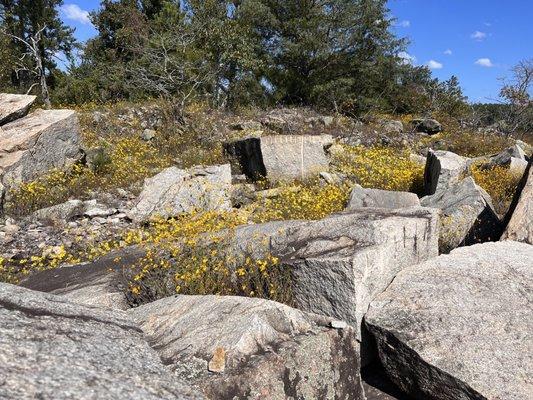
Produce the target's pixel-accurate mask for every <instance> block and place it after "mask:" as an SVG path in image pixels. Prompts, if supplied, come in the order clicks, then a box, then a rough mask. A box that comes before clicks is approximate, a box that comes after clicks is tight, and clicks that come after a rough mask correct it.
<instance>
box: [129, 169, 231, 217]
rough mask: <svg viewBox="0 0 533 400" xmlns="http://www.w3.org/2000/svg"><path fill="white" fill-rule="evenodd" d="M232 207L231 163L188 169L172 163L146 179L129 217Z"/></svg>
mask: <svg viewBox="0 0 533 400" xmlns="http://www.w3.org/2000/svg"><path fill="white" fill-rule="evenodd" d="M230 208H231V168H230V166H229V164H225V165H215V166H210V167H205V168H202V167H195V168H191V169H188V170H182V169H178V168H176V167H170V168H167V169H165V170H163V171H162V172H160V173H159V174H157V175H156V176H154V177H152V178H148V179H146V180H145V182H144V188H143V191H142V193H141V194H140V196H139V198H138V199H137V203H136V204H135V206H134V208H133V209H132V210H131V213H130V217H131V218H132V219H133V220H134V221H138V222H140V221H145V220H148V219H150V218H153V217H155V216H162V217H169V216H175V215H178V214H181V213H187V212H192V211H194V210H203V211H212V210H228V209H230Z"/></svg>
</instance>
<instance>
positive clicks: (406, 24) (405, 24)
mask: <svg viewBox="0 0 533 400" xmlns="http://www.w3.org/2000/svg"><path fill="white" fill-rule="evenodd" d="M398 26H401V27H402V28H409V27H410V26H411V21H408V20H403V21H400V22H398Z"/></svg>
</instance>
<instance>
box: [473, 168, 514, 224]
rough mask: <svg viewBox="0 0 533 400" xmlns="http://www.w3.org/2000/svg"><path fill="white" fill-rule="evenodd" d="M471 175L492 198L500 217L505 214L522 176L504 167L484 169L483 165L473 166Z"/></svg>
mask: <svg viewBox="0 0 533 400" xmlns="http://www.w3.org/2000/svg"><path fill="white" fill-rule="evenodd" d="M471 173H472V176H473V178H474V180H475V181H476V183H477V184H478V185H479V186H481V187H482V188H483V189H485V191H486V192H487V193H488V194H489V195H490V197H491V198H492V203H493V205H494V209H495V210H496V212H497V213H498V214H499V215H503V214H505V213H506V212H507V210H508V209H509V205H510V204H511V201H512V199H513V196H514V194H515V192H516V188H517V186H518V183H519V182H520V178H521V174H517V173H515V172H513V171H510V170H509V168H507V167H503V166H495V167H493V168H483V167H482V166H481V165H474V166H472V168H471Z"/></svg>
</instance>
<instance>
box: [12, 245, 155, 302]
mask: <svg viewBox="0 0 533 400" xmlns="http://www.w3.org/2000/svg"><path fill="white" fill-rule="evenodd" d="M144 254H145V253H144V252H143V251H142V250H141V249H137V248H134V247H131V248H128V249H124V250H119V251H116V252H112V253H110V254H108V255H106V256H104V257H101V258H99V259H97V260H96V261H94V262H92V263H87V264H82V265H75V266H72V267H63V268H57V269H50V270H46V271H42V272H38V273H36V274H33V275H30V276H29V277H28V278H26V279H25V280H24V281H22V282H21V283H20V285H21V286H22V287H25V288H28V289H32V290H37V291H41V292H46V293H52V294H56V295H61V296H62V297H65V298H67V299H68V300H69V301H72V302H75V303H80V304H87V305H91V306H99V307H106V308H113V309H117V310H127V309H128V308H129V305H128V301H127V299H126V285H127V282H126V280H125V278H124V272H123V270H124V269H126V268H129V267H130V266H131V265H132V264H134V263H135V262H136V261H138V260H139V258H141V257H142V256H143V255H144Z"/></svg>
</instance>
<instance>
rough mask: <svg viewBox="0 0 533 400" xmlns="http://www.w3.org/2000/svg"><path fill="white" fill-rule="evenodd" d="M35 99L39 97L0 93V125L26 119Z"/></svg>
mask: <svg viewBox="0 0 533 400" xmlns="http://www.w3.org/2000/svg"><path fill="white" fill-rule="evenodd" d="M35 99H37V96H28V95H24V94H9V93H0V125H4V124H7V123H8V122H12V121H14V120H16V119H19V118H22V117H24V116H25V115H26V114H28V111H29V110H30V107H31V106H32V105H33V103H34V102H35ZM0 129H1V128H0Z"/></svg>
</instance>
